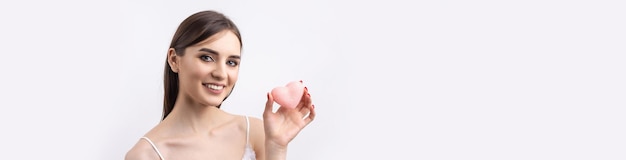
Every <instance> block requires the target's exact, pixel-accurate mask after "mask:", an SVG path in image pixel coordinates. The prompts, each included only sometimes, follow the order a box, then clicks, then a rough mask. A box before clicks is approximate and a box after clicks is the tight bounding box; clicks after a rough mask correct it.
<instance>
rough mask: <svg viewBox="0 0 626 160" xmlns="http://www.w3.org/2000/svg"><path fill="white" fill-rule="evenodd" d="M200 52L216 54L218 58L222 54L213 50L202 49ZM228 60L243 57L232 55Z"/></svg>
mask: <svg viewBox="0 0 626 160" xmlns="http://www.w3.org/2000/svg"><path fill="white" fill-rule="evenodd" d="M200 51H202V52H207V53H211V54H215V55H218V56H219V55H220V53H219V52H217V51H215V50H212V49H209V48H200ZM228 58H234V59H241V56H238V55H230V56H228Z"/></svg>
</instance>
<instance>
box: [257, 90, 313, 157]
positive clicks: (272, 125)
mask: <svg viewBox="0 0 626 160" xmlns="http://www.w3.org/2000/svg"><path fill="white" fill-rule="evenodd" d="M273 106H274V99H273V97H272V95H271V94H270V93H267V103H266V104H265V111H264V112H263V125H264V127H265V145H266V150H282V151H285V150H286V149H287V145H288V144H289V142H291V140H293V138H295V137H296V135H298V133H300V131H301V130H302V129H303V128H304V127H305V126H307V125H308V124H309V123H311V121H313V119H314V118H315V107H314V105H313V103H312V101H311V95H310V94H309V91H308V89H306V87H305V89H304V92H303V93H302V98H301V100H300V103H299V104H298V105H297V106H296V107H295V108H288V107H280V108H278V110H277V111H276V112H273Z"/></svg>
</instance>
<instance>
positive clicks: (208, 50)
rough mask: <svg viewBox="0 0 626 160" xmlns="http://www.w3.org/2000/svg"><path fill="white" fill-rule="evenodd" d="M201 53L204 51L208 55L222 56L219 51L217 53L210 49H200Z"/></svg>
mask: <svg viewBox="0 0 626 160" xmlns="http://www.w3.org/2000/svg"><path fill="white" fill-rule="evenodd" d="M200 51H203V52H208V53H211V54H216V55H219V54H220V53H219V52H217V51H215V50H212V49H208V48H200Z"/></svg>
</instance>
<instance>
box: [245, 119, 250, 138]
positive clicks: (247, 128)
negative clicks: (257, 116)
mask: <svg viewBox="0 0 626 160" xmlns="http://www.w3.org/2000/svg"><path fill="white" fill-rule="evenodd" d="M249 141H250V120H249V119H248V116H246V145H248V144H249V143H248V142H249Z"/></svg>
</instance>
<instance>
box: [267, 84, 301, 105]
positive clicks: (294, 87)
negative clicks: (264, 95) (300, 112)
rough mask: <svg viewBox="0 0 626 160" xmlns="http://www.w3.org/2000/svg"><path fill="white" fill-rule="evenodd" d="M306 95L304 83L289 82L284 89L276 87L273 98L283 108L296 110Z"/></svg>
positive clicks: (273, 90)
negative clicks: (303, 95) (304, 94)
mask: <svg viewBox="0 0 626 160" xmlns="http://www.w3.org/2000/svg"><path fill="white" fill-rule="evenodd" d="M303 93H304V84H302V82H296V81H293V82H289V83H287V85H285V86H284V87H275V88H274V89H272V97H274V102H276V103H278V104H279V105H280V106H282V107H288V108H296V106H297V105H298V103H300V99H301V98H302V94H303Z"/></svg>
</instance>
